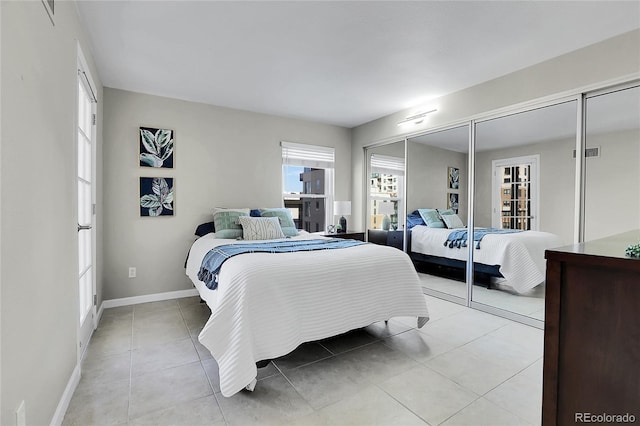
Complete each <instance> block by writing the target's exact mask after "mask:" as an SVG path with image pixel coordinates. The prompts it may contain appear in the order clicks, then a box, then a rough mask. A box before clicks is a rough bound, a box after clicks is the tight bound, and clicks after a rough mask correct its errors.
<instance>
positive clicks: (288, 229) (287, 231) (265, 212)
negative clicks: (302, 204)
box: [260, 208, 298, 237]
mask: <svg viewBox="0 0 640 426" xmlns="http://www.w3.org/2000/svg"><path fill="white" fill-rule="evenodd" d="M260 215H261V216H262V217H277V218H279V219H280V227H281V228H282V232H283V233H284V235H285V236H287V237H295V236H296V235H298V230H297V229H296V224H295V222H294V221H293V217H291V212H290V211H289V209H286V208H279V209H260Z"/></svg>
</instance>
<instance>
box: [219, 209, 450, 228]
mask: <svg viewBox="0 0 640 426" xmlns="http://www.w3.org/2000/svg"><path fill="white" fill-rule="evenodd" d="M418 214H419V215H420V217H421V218H422V220H423V221H424V223H425V224H426V225H427V226H428V227H430V228H446V227H445V226H444V223H443V222H442V220H441V219H440V215H439V214H438V210H436V209H418ZM216 229H218V228H216Z"/></svg>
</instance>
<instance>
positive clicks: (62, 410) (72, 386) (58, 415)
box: [51, 365, 80, 426]
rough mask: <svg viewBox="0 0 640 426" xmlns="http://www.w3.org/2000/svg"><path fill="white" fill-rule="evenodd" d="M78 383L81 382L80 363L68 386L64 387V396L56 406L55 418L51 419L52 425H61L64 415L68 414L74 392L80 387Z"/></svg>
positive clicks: (74, 370)
mask: <svg viewBox="0 0 640 426" xmlns="http://www.w3.org/2000/svg"><path fill="white" fill-rule="evenodd" d="M78 383H80V365H76V366H75V368H74V369H73V372H72V373H71V377H70V378H69V382H67V387H66V388H65V389H64V393H63V394H62V398H60V402H59V403H58V408H56V412H55V413H54V414H53V418H52V419H51V426H60V425H61V424H62V421H63V420H64V415H65V414H66V412H67V408H69V403H70V402H71V398H72V397H73V393H74V392H75V391H76V388H77V387H78Z"/></svg>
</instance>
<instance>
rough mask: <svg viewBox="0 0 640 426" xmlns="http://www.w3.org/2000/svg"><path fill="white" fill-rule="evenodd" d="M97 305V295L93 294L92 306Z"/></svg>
mask: <svg viewBox="0 0 640 426" xmlns="http://www.w3.org/2000/svg"><path fill="white" fill-rule="evenodd" d="M97 304H98V295H97V294H94V295H93V306H96V305H97Z"/></svg>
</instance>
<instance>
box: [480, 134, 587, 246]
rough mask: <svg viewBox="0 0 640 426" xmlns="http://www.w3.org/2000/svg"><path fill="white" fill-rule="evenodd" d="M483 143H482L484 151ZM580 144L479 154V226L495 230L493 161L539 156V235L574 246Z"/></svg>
mask: <svg viewBox="0 0 640 426" xmlns="http://www.w3.org/2000/svg"><path fill="white" fill-rule="evenodd" d="M480 144H481V141H478V147H480ZM575 146H576V140H575V138H573V139H563V140H557V141H549V142H545V143H536V144H530V145H523V146H516V147H511V148H503V149H496V150H491V151H480V152H477V153H476V198H475V204H476V211H475V226H482V227H491V210H492V205H491V196H492V177H493V169H492V161H493V160H501V159H506V158H514V157H521V156H526V155H539V156H540V159H539V164H538V166H539V169H540V175H539V176H538V178H539V180H538V190H539V193H540V197H539V201H540V204H539V216H538V231H545V232H551V233H553V234H556V235H558V236H560V238H561V239H562V241H563V243H564V244H571V243H573V226H574V217H575V180H576V179H575V177H576V164H575V163H576V160H575V158H573V150H574V149H575Z"/></svg>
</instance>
